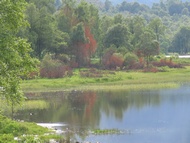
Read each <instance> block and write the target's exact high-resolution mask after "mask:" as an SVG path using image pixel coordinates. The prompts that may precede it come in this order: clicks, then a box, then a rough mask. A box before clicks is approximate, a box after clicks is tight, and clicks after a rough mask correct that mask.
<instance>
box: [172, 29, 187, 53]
mask: <svg viewBox="0 0 190 143" xmlns="http://www.w3.org/2000/svg"><path fill="white" fill-rule="evenodd" d="M170 51H171V52H177V53H179V54H187V53H188V52H189V51H190V28H189V27H182V28H180V30H179V31H178V32H177V34H176V35H175V36H174V38H173V41H172V47H171V49H170Z"/></svg>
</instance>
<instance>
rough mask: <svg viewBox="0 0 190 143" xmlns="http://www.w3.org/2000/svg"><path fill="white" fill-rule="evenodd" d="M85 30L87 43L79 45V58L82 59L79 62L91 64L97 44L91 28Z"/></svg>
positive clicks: (86, 27) (87, 27)
mask: <svg viewBox="0 0 190 143" xmlns="http://www.w3.org/2000/svg"><path fill="white" fill-rule="evenodd" d="M84 28H85V37H86V39H87V42H86V43H78V44H77V47H78V50H77V56H78V57H80V58H79V59H80V60H81V61H77V62H79V64H90V57H91V55H92V54H94V53H95V51H96V48H97V42H96V40H95V39H94V36H93V35H92V33H91V31H90V27H89V26H85V27H84Z"/></svg>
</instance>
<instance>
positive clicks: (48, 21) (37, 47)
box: [24, 3, 57, 59]
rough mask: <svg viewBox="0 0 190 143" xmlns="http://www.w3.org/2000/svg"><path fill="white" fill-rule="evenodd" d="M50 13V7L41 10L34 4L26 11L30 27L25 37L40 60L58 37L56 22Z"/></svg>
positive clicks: (25, 32)
mask: <svg viewBox="0 0 190 143" xmlns="http://www.w3.org/2000/svg"><path fill="white" fill-rule="evenodd" d="M48 11H49V10H48V7H45V6H43V7H42V8H40V9H39V8H38V7H37V6H36V5H35V4H34V3H30V4H29V5H28V7H27V9H26V19H27V20H28V22H29V24H30V26H29V27H27V29H26V30H25V31H24V37H27V38H28V40H29V42H31V45H32V48H33V50H34V55H35V56H36V57H38V58H39V59H42V58H43V56H44V55H45V52H46V51H48V50H49V49H50V48H51V47H52V43H53V42H54V37H56V36H55V35H54V34H56V33H55V31H56V29H57V28H56V26H55V20H54V18H53V15H52V14H51V13H50V12H48Z"/></svg>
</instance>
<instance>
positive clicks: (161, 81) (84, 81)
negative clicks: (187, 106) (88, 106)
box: [22, 66, 190, 92]
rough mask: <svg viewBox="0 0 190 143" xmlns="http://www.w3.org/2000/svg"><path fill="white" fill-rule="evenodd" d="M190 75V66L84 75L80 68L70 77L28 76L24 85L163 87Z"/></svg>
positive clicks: (27, 89)
mask: <svg viewBox="0 0 190 143" xmlns="http://www.w3.org/2000/svg"><path fill="white" fill-rule="evenodd" d="M189 76H190V67H189V66H188V67H185V68H182V69H169V68H167V69H166V70H165V72H157V73H151V72H149V73H144V72H136V71H115V72H109V71H107V72H104V74H103V76H102V77H81V76H80V74H79V71H78V70H77V71H75V72H74V75H73V76H71V77H65V78H60V79H33V80H25V81H23V83H22V88H23V90H24V91H25V92H38V91H39V92H40V91H58V90H68V91H69V90H106V89H107V90H111V89H114V90H116V89H118V90H140V89H160V88H173V87H178V86H179V85H180V84H181V83H183V82H190V78H189Z"/></svg>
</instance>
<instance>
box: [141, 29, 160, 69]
mask: <svg viewBox="0 0 190 143" xmlns="http://www.w3.org/2000/svg"><path fill="white" fill-rule="evenodd" d="M158 54H159V42H158V41H157V40H156V36H155V35H154V34H153V33H152V32H151V31H150V30H145V31H144V33H143V34H142V35H141V40H140V42H139V47H138V56H143V57H144V58H145V59H146V64H147V67H149V61H150V57H151V56H154V55H158Z"/></svg>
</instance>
